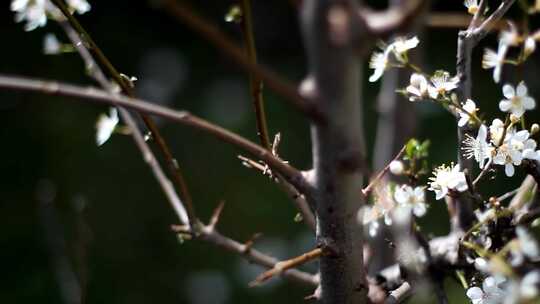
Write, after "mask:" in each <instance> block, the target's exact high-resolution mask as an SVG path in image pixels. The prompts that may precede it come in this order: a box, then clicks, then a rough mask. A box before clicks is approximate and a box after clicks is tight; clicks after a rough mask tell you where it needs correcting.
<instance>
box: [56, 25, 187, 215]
mask: <svg viewBox="0 0 540 304" xmlns="http://www.w3.org/2000/svg"><path fill="white" fill-rule="evenodd" d="M59 23H60V26H61V27H62V29H63V30H64V32H65V33H66V35H67V36H68V38H69V39H70V40H71V43H72V44H73V46H74V47H75V49H76V50H77V52H78V53H79V55H80V56H81V58H82V59H83V61H84V63H85V65H86V70H87V71H88V72H89V75H90V76H91V77H92V78H94V80H96V82H97V83H98V84H99V85H100V86H101V87H103V89H105V90H107V91H109V92H111V93H112V92H114V88H113V87H112V84H111V83H110V82H109V81H108V80H107V78H106V77H105V75H104V74H103V72H102V70H101V69H100V67H99V66H98V65H97V63H96V62H95V61H94V58H93V57H92V55H91V54H90V52H89V51H88V49H87V48H86V46H85V45H84V43H82V41H81V38H80V36H79V34H78V33H77V32H76V31H75V30H74V29H73V28H72V27H71V26H70V24H69V23H67V22H65V21H61V22H59ZM119 112H120V116H121V118H122V120H123V121H124V122H125V123H126V125H127V126H128V127H129V129H130V131H131V135H132V137H133V140H134V141H135V144H136V146H137V147H138V148H139V150H140V151H141V154H142V155H143V159H144V161H145V162H146V163H147V164H148V166H149V167H150V169H151V170H152V173H153V174H154V177H155V178H156V180H157V181H158V183H159V185H160V187H161V189H162V190H163V192H164V193H165V196H166V197H167V199H168V201H169V203H170V204H171V206H172V207H173V210H174V211H175V213H176V215H177V216H178V219H179V220H180V222H181V223H182V224H189V222H190V220H189V217H188V214H187V211H186V208H185V207H184V205H183V203H182V201H181V200H180V198H179V197H178V195H177V194H176V191H175V189H174V187H173V185H172V184H171V182H170V180H169V179H168V178H167V176H166V175H165V173H164V172H163V170H162V169H161V166H160V165H159V162H158V161H157V159H156V157H155V156H154V153H153V152H152V149H150V147H149V146H148V144H147V143H146V141H145V140H144V136H143V135H142V132H141V131H140V130H139V127H138V126H137V123H136V122H135V120H134V119H133V117H132V116H131V114H130V113H129V112H128V111H126V110H125V109H123V108H120V109H119Z"/></svg>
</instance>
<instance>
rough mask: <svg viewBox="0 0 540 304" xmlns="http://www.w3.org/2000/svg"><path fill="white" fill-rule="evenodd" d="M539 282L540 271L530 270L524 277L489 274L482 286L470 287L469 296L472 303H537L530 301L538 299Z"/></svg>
mask: <svg viewBox="0 0 540 304" xmlns="http://www.w3.org/2000/svg"><path fill="white" fill-rule="evenodd" d="M539 284H540V272H539V271H530V272H528V273H527V274H526V275H525V276H524V277H523V278H522V279H516V278H512V279H507V278H506V277H504V276H501V275H496V276H488V277H486V278H485V279H484V281H483V282H482V288H480V287H476V286H475V287H471V288H469V289H468V290H467V297H468V298H469V299H470V300H471V302H472V304H519V303H536V302H530V301H531V300H535V299H537V297H538V295H539V290H538V285H539Z"/></svg>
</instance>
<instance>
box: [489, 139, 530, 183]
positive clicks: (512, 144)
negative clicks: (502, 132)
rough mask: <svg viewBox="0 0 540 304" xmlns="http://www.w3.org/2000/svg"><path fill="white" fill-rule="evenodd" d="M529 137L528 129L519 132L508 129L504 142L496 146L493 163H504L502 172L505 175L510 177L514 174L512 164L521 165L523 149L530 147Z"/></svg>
mask: <svg viewBox="0 0 540 304" xmlns="http://www.w3.org/2000/svg"><path fill="white" fill-rule="evenodd" d="M528 139H529V131H527V130H521V131H519V132H515V133H514V132H513V130H509V131H507V132H506V137H505V139H504V144H502V145H501V146H500V147H498V148H497V153H496V154H495V156H494V157H493V163H494V164H497V165H504V166H505V167H504V172H505V173H506V176H508V177H511V176H513V175H514V171H515V170H514V166H519V165H521V161H522V160H523V149H524V148H526V147H528V148H530V147H531V144H530V142H529V143H527V140H528Z"/></svg>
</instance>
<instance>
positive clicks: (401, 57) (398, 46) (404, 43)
mask: <svg viewBox="0 0 540 304" xmlns="http://www.w3.org/2000/svg"><path fill="white" fill-rule="evenodd" d="M419 43H420V40H418V37H416V36H414V37H412V38H410V39H405V38H404V37H397V38H396V40H394V42H393V43H392V45H391V47H392V51H393V52H394V55H395V56H396V59H397V60H398V61H399V62H401V63H406V62H407V57H406V56H407V52H408V51H409V50H411V49H414V48H415V47H416V46H417V45H418V44H419Z"/></svg>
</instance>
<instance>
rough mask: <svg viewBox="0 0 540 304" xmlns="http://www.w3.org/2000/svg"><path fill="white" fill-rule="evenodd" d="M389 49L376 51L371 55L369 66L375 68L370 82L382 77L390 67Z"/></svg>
mask: <svg viewBox="0 0 540 304" xmlns="http://www.w3.org/2000/svg"><path fill="white" fill-rule="evenodd" d="M388 53H389V52H388V51H384V52H375V53H373V55H371V59H370V61H369V68H370V69H374V71H373V74H371V76H369V82H375V81H377V80H379V78H381V77H382V75H383V74H384V72H385V71H386V70H387V69H388V68H389V63H390V62H389V60H388Z"/></svg>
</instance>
